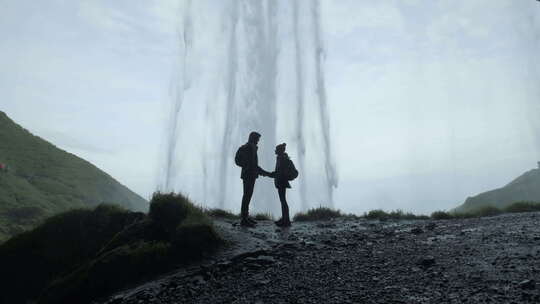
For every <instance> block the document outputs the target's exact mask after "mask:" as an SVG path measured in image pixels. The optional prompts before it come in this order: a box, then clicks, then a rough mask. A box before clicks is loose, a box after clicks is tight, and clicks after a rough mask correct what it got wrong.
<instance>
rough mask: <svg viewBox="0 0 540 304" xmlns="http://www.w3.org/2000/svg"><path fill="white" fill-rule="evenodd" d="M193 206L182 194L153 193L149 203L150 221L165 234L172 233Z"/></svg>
mask: <svg viewBox="0 0 540 304" xmlns="http://www.w3.org/2000/svg"><path fill="white" fill-rule="evenodd" d="M194 208H195V206H194V205H193V204H192V203H191V202H190V201H189V199H188V198H186V197H185V196H183V195H182V194H174V193H168V194H162V193H159V192H156V193H154V195H153V196H152V200H151V202H150V211H149V213H148V215H149V217H150V219H151V220H152V221H154V222H155V223H156V224H158V225H159V226H160V227H162V228H163V229H164V230H165V231H166V232H168V233H170V232H173V231H174V229H175V228H176V226H178V224H180V222H181V221H182V220H184V219H185V218H186V217H187V216H188V213H189V212H191V211H192V210H193V209H194Z"/></svg>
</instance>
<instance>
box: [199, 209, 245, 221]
mask: <svg viewBox="0 0 540 304" xmlns="http://www.w3.org/2000/svg"><path fill="white" fill-rule="evenodd" d="M204 213H206V214H207V215H208V216H211V217H216V218H226V219H238V218H240V216H239V215H237V214H234V213H232V212H230V211H228V210H223V209H217V208H216V209H206V210H204Z"/></svg>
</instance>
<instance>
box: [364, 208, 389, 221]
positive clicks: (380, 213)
mask: <svg viewBox="0 0 540 304" xmlns="http://www.w3.org/2000/svg"><path fill="white" fill-rule="evenodd" d="M364 217H365V218H367V219H369V220H387V219H389V218H390V215H389V214H388V213H386V212H385V211H384V210H381V209H376V210H370V211H369V212H368V213H366V214H364Z"/></svg>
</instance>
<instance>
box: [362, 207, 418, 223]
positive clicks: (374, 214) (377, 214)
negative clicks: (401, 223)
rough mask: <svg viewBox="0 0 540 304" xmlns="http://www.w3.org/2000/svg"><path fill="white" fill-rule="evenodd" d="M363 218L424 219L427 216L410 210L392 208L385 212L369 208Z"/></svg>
mask: <svg viewBox="0 0 540 304" xmlns="http://www.w3.org/2000/svg"><path fill="white" fill-rule="evenodd" d="M364 218H366V219H369V220H380V221H386V220H425V219H428V218H429V216H426V215H416V214H413V213H410V212H403V211H402V210H394V211H390V212H386V211H384V210H381V209H376V210H371V211H369V212H367V213H365V214H364Z"/></svg>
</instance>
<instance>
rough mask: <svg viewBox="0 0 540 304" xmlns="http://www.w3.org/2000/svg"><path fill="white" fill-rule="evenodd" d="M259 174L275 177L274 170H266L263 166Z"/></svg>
mask: <svg viewBox="0 0 540 304" xmlns="http://www.w3.org/2000/svg"><path fill="white" fill-rule="evenodd" d="M259 169H260V170H259V174H260V175H262V176H265V177H270V178H274V172H268V171H266V170H263V169H261V168H259Z"/></svg>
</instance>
